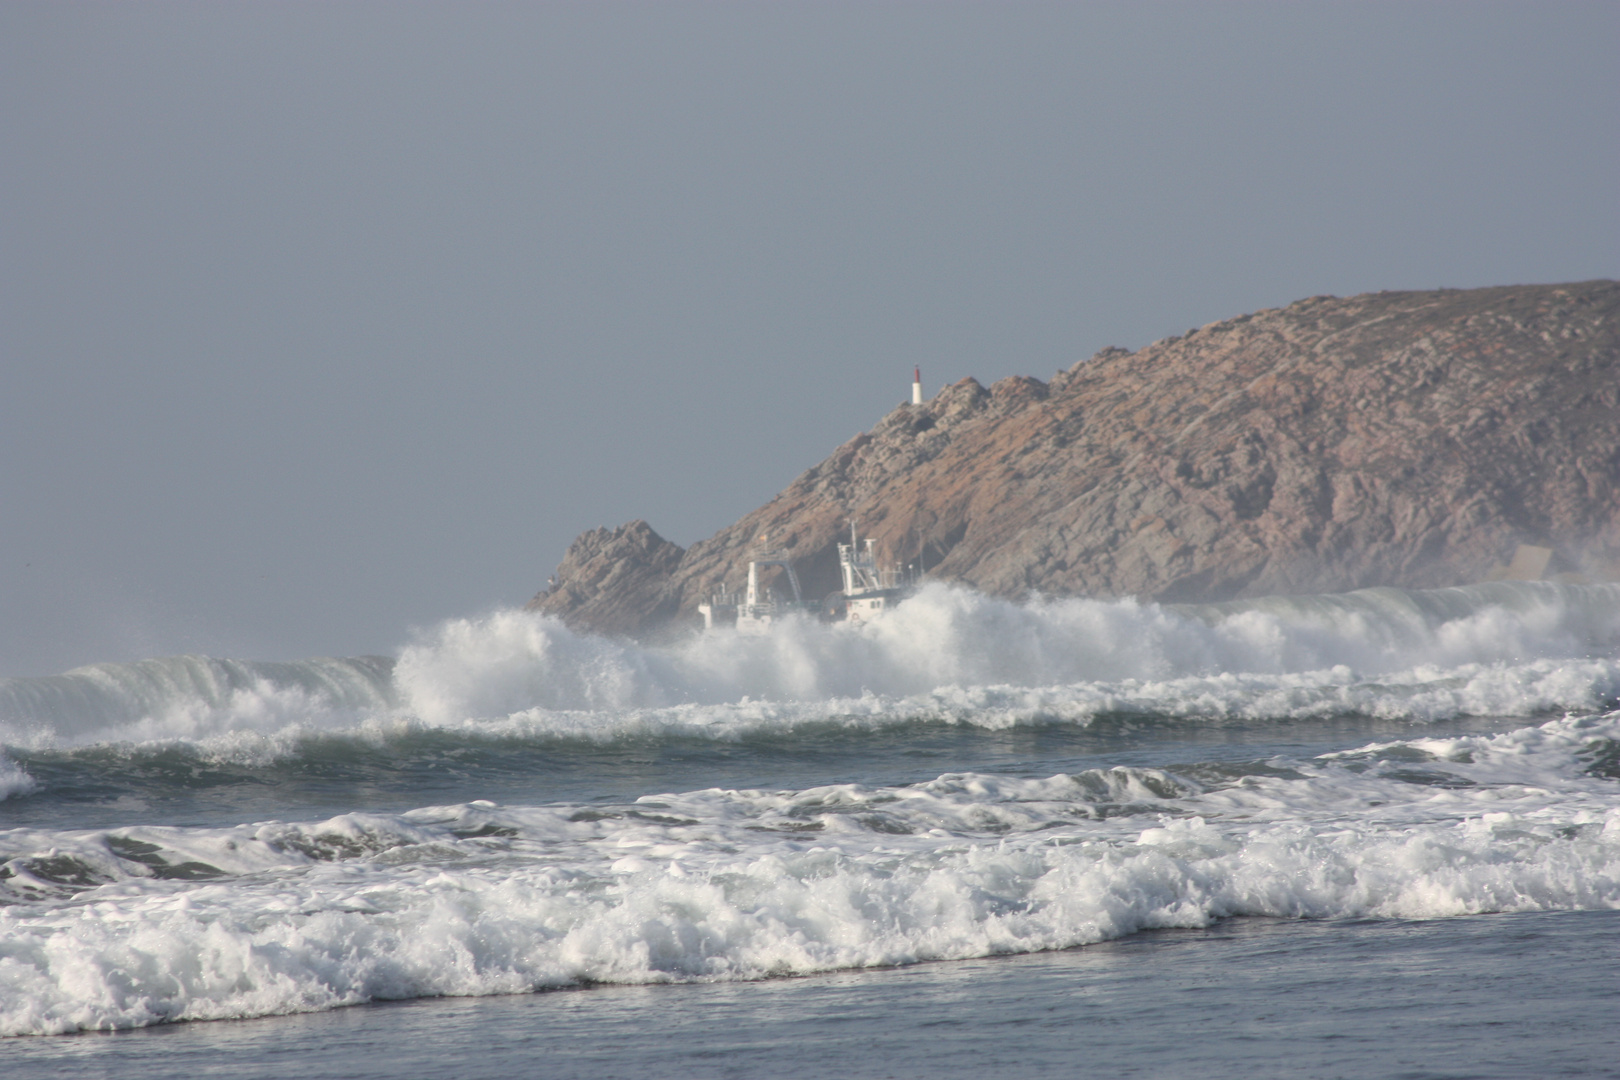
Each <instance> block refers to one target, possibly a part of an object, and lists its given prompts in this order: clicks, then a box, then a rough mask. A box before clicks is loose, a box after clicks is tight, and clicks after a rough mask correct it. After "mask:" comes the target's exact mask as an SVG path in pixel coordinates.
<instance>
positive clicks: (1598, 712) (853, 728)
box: [0, 583, 1620, 1077]
mask: <svg viewBox="0 0 1620 1080" xmlns="http://www.w3.org/2000/svg"><path fill="white" fill-rule="evenodd" d="M1617 959H1620V586H1601V585H1591V586H1561V585H1552V584H1541V583H1498V584H1493V585H1481V586H1471V587H1467V588H1458V589H1443V590H1434V591H1428V592H1402V591H1399V590H1392V589H1374V590H1366V591H1363V592H1358V593H1351V594H1346V595H1342V596H1325V597H1287V598H1280V597H1279V598H1269V599H1264V600H1257V601H1249V602H1242V603H1233V604H1225V605H1212V606H1181V607H1167V606H1157V605H1147V604H1137V603H1132V602H1102V601H1089V600H1052V601H1039V602H1034V603H1030V604H1025V605H1014V604H1010V603H1006V602H1002V601H998V600H993V599H989V598H986V597H983V596H980V595H977V594H975V593H972V592H969V591H966V590H962V589H955V588H949V587H944V586H930V587H928V588H926V589H924V590H923V591H922V592H921V593H920V594H918V595H917V596H915V597H914V598H912V599H911V600H909V601H908V602H907V603H905V604H904V605H902V606H901V607H900V608H898V609H897V610H895V611H894V612H893V613H892V614H891V615H890V616H889V617H887V618H885V619H883V620H881V621H878V622H874V623H870V624H867V625H864V626H860V627H846V626H827V625H822V624H818V623H814V622H809V621H806V622H802V623H789V624H787V625H785V626H783V627H781V628H780V629H779V631H778V632H776V633H774V634H773V635H771V636H770V637H761V638H748V637H738V636H736V635H734V634H731V633H727V632H723V633H717V634H711V635H707V636H701V637H693V638H692V639H690V640H687V641H683V642H681V643H678V644H674V645H669V646H665V647H656V648H654V647H641V646H636V645H632V644H627V643H624V642H613V641H608V640H604V639H599V638H593V637H588V636H581V635H576V634H573V633H571V632H570V631H568V630H567V629H566V628H564V627H563V626H561V625H560V624H559V623H556V622H555V621H552V620H549V619H546V618H543V617H539V616H535V615H531V614H526V613H523V612H517V611H497V612H492V613H489V614H487V615H484V616H480V617H477V618H469V619H462V620H454V621H451V622H448V623H446V624H444V625H443V626H440V627H438V628H436V629H434V630H433V631H432V632H430V633H427V634H424V635H423V636H422V637H421V638H420V639H419V640H417V641H415V642H414V643H412V644H411V645H409V646H408V647H406V648H404V649H402V650H401V651H400V652H399V654H398V655H397V656H394V657H361V658H347V659H341V658H323V659H315V660H305V661H298V662H291V663H267V662H247V661H235V660H220V659H212V658H206V657H170V658H160V659H151V660H144V661H140V662H137V663H122V664H98V665H92V666H90V667H86V668H80V669H77V670H75V671H71V672H67V673H65V674H63V675H58V676H53V677H49V678H28V679H4V680H0V1036H9V1037H10V1038H4V1039H0V1071H3V1072H4V1074H5V1075H6V1076H8V1077H11V1076H17V1077H21V1076H28V1075H40V1076H45V1075H60V1074H61V1073H62V1072H63V1071H72V1072H74V1073H76V1074H79V1075H102V1074H105V1075H115V1074H116V1075H119V1076H121V1077H134V1076H145V1075H159V1074H172V1073H173V1072H174V1071H177V1070H183V1071H187V1072H190V1073H194V1074H197V1075H210V1070H211V1069H224V1068H226V1066H227V1064H228V1066H229V1069H230V1071H231V1072H232V1074H233V1075H265V1076H269V1075H285V1074H286V1073H288V1072H297V1073H298V1074H299V1075H327V1074H330V1075H334V1076H338V1075H345V1076H360V1075H367V1076H369V1075H377V1076H382V1075H388V1076H399V1075H414V1074H418V1073H420V1074H422V1075H428V1074H431V1075H436V1076H452V1075H456V1076H460V1075H465V1076H504V1075H548V1076H575V1075H578V1076H587V1075H589V1076H616V1075H637V1076H649V1075H651V1076H657V1075H671V1076H695V1075H714V1076H733V1075H735V1076H757V1075H805V1076H812V1075H814V1076H822V1075H825V1076H931V1077H938V1076H954V1075H964V1076H965V1075H983V1074H984V1073H985V1072H986V1071H996V1069H998V1068H999V1069H1000V1071H1002V1072H1003V1073H1007V1074H1017V1075H1031V1076H1035V1075H1077V1074H1085V1073H1086V1070H1092V1071H1097V1072H1099V1073H1102V1072H1106V1073H1107V1074H1109V1075H1139V1076H1160V1075H1163V1076H1176V1075H1202V1076H1225V1075H1230V1076H1254V1075H1322V1076H1393V1075H1409V1076H1497V1075H1501V1076H1536V1075H1614V1074H1615V1067H1614V1065H1613V1062H1614V1061H1616V1060H1620V1044H1617V1041H1616V1036H1615V1035H1614V1034H1613V1032H1614V1031H1615V1030H1616V1023H1615V1021H1617V1020H1620V977H1617V976H1616V974H1615V961H1616V960H1617ZM537 991H547V992H545V993H536V992H537ZM503 995H504V996H503ZM513 995H517V996H513ZM383 1003H391V1004H383ZM207 1020H215V1021H218V1020H230V1021H234V1022H233V1023H228V1024H217V1023H215V1024H201V1023H184V1022H187V1021H207ZM93 1033H101V1034H93ZM25 1036H55V1037H53V1038H26V1037H25ZM64 1036H67V1037H64ZM1082 1066H1083V1068H1082Z"/></svg>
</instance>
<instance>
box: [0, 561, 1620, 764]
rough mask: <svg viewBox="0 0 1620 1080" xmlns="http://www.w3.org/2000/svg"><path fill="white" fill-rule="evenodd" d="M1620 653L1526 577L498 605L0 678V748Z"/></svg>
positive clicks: (1249, 690)
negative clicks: (281, 653)
mask: <svg viewBox="0 0 1620 1080" xmlns="http://www.w3.org/2000/svg"><path fill="white" fill-rule="evenodd" d="M1617 644H1620V587H1615V586H1556V585H1544V584H1529V583H1518V584H1507V583H1504V584H1498V585H1493V586H1473V587H1469V588H1461V589H1442V590H1434V591H1431V592H1423V593H1408V592H1400V591H1398V590H1392V589H1373V590H1365V591H1363V592H1360V593H1351V594H1346V595H1343V596H1329V597H1281V598H1269V599H1265V600H1257V601H1249V602H1244V603H1241V604H1227V605H1215V606H1207V607H1185V608H1169V607H1161V606H1158V605H1152V604H1138V603H1135V602H1132V601H1107V602H1104V601H1091V600H1053V601H1036V602H1034V603H1030V604H1026V605H1017V604H1011V603H1007V602H1004V601H999V600H995V599H991V598H988V597H984V596H981V595H979V594H976V593H973V592H970V591H967V590H964V589H958V588H950V587H945V586H939V585H936V586H930V587H928V588H926V589H924V590H923V591H922V592H921V593H920V594H919V595H917V596H916V597H914V598H912V599H910V600H908V601H907V602H906V603H905V604H904V605H902V606H900V607H899V608H898V609H897V610H895V611H894V612H893V613H892V615H890V616H889V617H887V618H885V619H883V620H880V621H877V622H873V623H870V624H867V625H865V626H861V627H849V626H827V625H823V624H819V623H816V622H814V621H811V620H788V621H786V622H785V623H784V624H782V625H781V626H780V627H779V628H778V629H777V632H775V633H773V634H772V635H770V636H768V637H746V636H738V635H736V634H734V633H729V632H722V633H717V634H711V635H704V636H694V637H692V638H691V639H689V640H686V641H683V642H680V643H677V644H674V645H670V646H665V647H645V646H639V645H635V644H632V643H628V642H622V641H613V640H608V639H604V638H597V637H591V636H586V635H579V634H575V633H573V632H571V631H569V630H568V629H567V628H566V627H564V626H563V625H562V624H561V623H559V622H557V621H556V620H554V619H550V618H547V617H544V616H539V615H535V614H532V613H526V612H519V611H498V612H494V613H492V614H489V615H487V616H484V617H482V618H477V619H456V620H450V621H448V622H446V623H444V624H443V625H441V626H440V627H438V628H437V630H435V631H434V632H433V633H432V634H430V635H428V636H426V637H425V638H424V639H423V640H421V641H419V642H417V643H415V644H413V645H411V646H409V647H407V648H405V649H404V650H403V651H402V652H401V654H400V656H399V658H398V660H397V662H390V661H387V660H383V659H380V658H369V659H366V658H362V659H359V660H338V659H319V660H310V661H302V662H298V663H290V664H263V663H247V662H242V661H226V660H211V659H207V658H201V657H175V658H170V659H166V660H146V661H141V662H139V663H136V664H98V665H93V666H91V667H88V668H81V669H78V670H76V671H73V672H69V673H67V674H66V675H60V676H54V677H51V678H48V679H7V680H0V744H4V745H10V746H13V747H19V748H34V749H50V748H65V747H73V746H82V745H90V744H105V743H130V744H138V745H147V746H150V745H153V744H156V745H165V744H169V743H183V744H185V745H188V746H191V747H194V748H196V749H197V750H198V751H200V752H202V753H205V754H209V755H214V756H219V757H227V758H232V759H236V760H251V761H257V760H262V759H265V758H273V757H277V756H281V755H284V754H287V753H292V752H295V751H296V748H297V747H298V745H299V744H300V742H301V741H303V740H307V739H308V738H310V737H312V736H330V735H338V736H342V737H352V738H358V739H365V740H382V741H386V740H388V739H390V738H393V737H396V736H398V735H400V734H402V733H409V732H414V731H421V730H424V729H438V730H452V731H457V732H461V733H464V734H466V735H467V736H468V737H475V738H476V737H490V736H495V737H503V738H504V737H519V738H559V737H560V738H586V739H599V740H611V739H616V738H623V737H629V736H641V735H648V734H654V735H677V736H696V737H718V738H735V737H738V736H740V735H745V734H748V733H750V732H769V731H773V730H775V731H788V730H792V729H793V728H795V727H799V726H801V725H804V724H818V723H819V724H824V723H828V722H832V723H838V724H846V725H851V726H863V727H881V726H885V725H892V724H896V723H904V722H911V721H916V720H926V721H938V722H946V723H969V724H976V725H981V726H987V727H1006V726H1010V725H1015V724H1028V723H1086V722H1089V721H1090V720H1091V719H1092V718H1094V717H1096V716H1098V715H1101V714H1104V713H1137V714H1143V715H1147V714H1152V715H1158V716H1170V717H1178V718H1186V719H1206V720H1217V721H1218V720H1224V719H1233V718H1236V719H1249V720H1257V719H1265V718H1277V719H1295V718H1300V717H1311V716H1323V715H1330V714H1333V713H1356V714H1361V715H1371V716H1378V717H1384V718H1400V717H1409V718H1411V719H1413V720H1416V721H1426V720H1437V719H1445V718H1450V717H1454V716H1458V715H1509V716H1525V715H1533V714H1536V713H1538V712H1546V711H1548V710H1557V709H1573V710H1593V709H1597V708H1601V707H1603V705H1604V704H1605V703H1606V702H1611V701H1613V700H1615V699H1616V697H1620V655H1617V651H1616V646H1617Z"/></svg>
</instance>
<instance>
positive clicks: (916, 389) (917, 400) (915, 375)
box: [911, 367, 922, 405]
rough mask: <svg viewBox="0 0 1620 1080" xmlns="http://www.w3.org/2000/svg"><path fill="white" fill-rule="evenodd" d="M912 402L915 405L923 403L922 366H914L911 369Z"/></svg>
mask: <svg viewBox="0 0 1620 1080" xmlns="http://www.w3.org/2000/svg"><path fill="white" fill-rule="evenodd" d="M911 403H912V404H913V405H921V404H922V368H921V367H913V368H912V369H911Z"/></svg>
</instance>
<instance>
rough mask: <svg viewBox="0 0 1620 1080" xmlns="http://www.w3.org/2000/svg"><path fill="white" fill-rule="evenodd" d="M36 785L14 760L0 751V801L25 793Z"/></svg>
mask: <svg viewBox="0 0 1620 1080" xmlns="http://www.w3.org/2000/svg"><path fill="white" fill-rule="evenodd" d="M38 786H39V785H38V784H36V783H35V782H34V778H33V777H32V776H29V775H28V773H26V772H25V771H23V769H21V768H20V767H18V765H17V763H16V762H15V761H12V760H11V759H10V758H8V757H6V755H5V754H3V753H0V802H3V801H5V800H6V799H9V798H11V797H12V796H13V795H26V794H28V793H29V792H31V791H33V790H34V789H35V788H36V787H38Z"/></svg>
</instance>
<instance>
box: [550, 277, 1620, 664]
mask: <svg viewBox="0 0 1620 1080" xmlns="http://www.w3.org/2000/svg"><path fill="white" fill-rule="evenodd" d="M851 520H854V521H856V522H858V523H859V526H860V530H861V533H862V535H863V536H873V537H876V538H877V539H878V541H879V548H880V551H882V552H884V553H885V554H886V558H887V559H888V560H890V561H894V562H901V563H908V564H918V565H920V566H921V567H922V568H923V569H924V571H925V573H926V577H927V578H930V579H939V580H945V581H955V582H961V583H964V584H967V585H971V586H973V587H974V588H976V589H979V590H981V591H983V592H986V593H990V594H993V595H997V596H1004V597H1023V596H1027V595H1029V594H1031V593H1042V594H1046V595H1086V596H1096V597H1119V596H1137V597H1142V598H1144V599H1154V600H1161V601H1178V602H1185V601H1217V600H1229V599H1235V598H1239V597H1247V596H1260V595H1267V594H1276V593H1300V592H1337V591H1343V590H1348V589H1356V588H1363V587H1366V586H1372V585H1394V586H1400V587H1403V588H1431V587H1437V586H1443V585H1456V584H1464V583H1468V582H1475V581H1481V580H1485V579H1487V578H1489V577H1492V576H1502V575H1503V574H1505V573H1507V574H1514V575H1518V576H1524V573H1525V571H1524V567H1525V566H1526V565H1529V566H1530V567H1531V569H1532V570H1533V573H1532V574H1531V575H1530V576H1542V575H1547V576H1552V575H1556V574H1563V575H1566V576H1577V575H1587V576H1592V577H1602V578H1610V577H1612V576H1613V575H1614V573H1615V566H1616V560H1617V558H1620V282H1614V281H1592V282H1584V283H1581V284H1573V285H1535V286H1509V287H1502V288H1489V289H1469V290H1453V289H1444V290H1437V291H1433V292H1382V293H1369V294H1366V295H1362V296H1353V297H1348V298H1343V299H1341V298H1337V297H1331V296H1313V297H1310V298H1308V299H1305V300H1300V301H1298V302H1296V303H1293V304H1290V305H1288V306H1287V307H1285V308H1280V309H1275V310H1267V311H1259V312H1255V313H1254V314H1252V315H1243V316H1239V317H1238V318H1235V319H1228V320H1225V321H1222V322H1216V323H1211V324H1210V325H1208V326H1204V327H1200V328H1198V329H1196V330H1191V331H1188V332H1187V333H1186V334H1185V335H1182V336H1180V337H1173V338H1167V339H1165V340H1163V341H1158V342H1155V343H1153V344H1152V345H1149V346H1148V347H1146V348H1144V349H1141V350H1139V351H1137V352H1128V351H1126V350H1124V349H1114V348H1110V349H1104V350H1103V351H1102V352H1099V353H1098V354H1097V355H1095V356H1093V357H1091V358H1090V359H1088V360H1083V361H1081V362H1079V363H1077V364H1075V365H1074V366H1073V367H1072V368H1070V369H1069V370H1067V371H1064V372H1060V373H1059V374H1058V375H1057V376H1056V377H1055V378H1053V379H1052V381H1051V382H1041V381H1040V380H1038V379H1033V378H1027V377H1021V376H1019V377H1012V378H1007V379H1003V380H1001V381H1000V382H997V383H995V384H993V385H991V386H990V387H988V388H986V387H984V386H981V385H980V384H979V383H978V382H976V381H975V380H973V379H964V380H962V381H961V382H959V383H956V384H955V385H952V386H948V387H946V388H945V389H944V390H942V391H941V392H940V393H939V394H938V395H937V396H935V397H934V398H933V399H932V400H931V401H928V402H926V403H924V404H922V405H920V406H914V405H910V404H903V405H900V406H899V407H897V408H895V409H894V410H893V411H892V412H890V413H889V414H888V415H887V416H885V417H884V418H883V419H882V420H881V421H879V423H878V424H877V426H876V427H874V428H873V429H872V430H871V431H870V432H867V433H865V434H862V435H857V436H856V437H855V438H853V439H851V440H849V441H848V442H846V443H845V444H844V445H842V446H840V447H839V448H838V449H837V450H835V451H834V452H833V454H832V456H830V457H829V458H827V460H826V461H824V462H822V463H821V464H819V465H817V466H815V467H814V468H812V469H810V470H808V471H807V472H805V473H804V474H803V475H802V476H800V477H799V478H798V479H796V480H794V481H793V483H792V484H790V485H789V486H788V488H787V489H786V490H785V491H783V492H782V493H781V494H780V495H778V496H777V497H776V498H774V499H772V500H771V501H770V502H769V503H767V504H766V505H764V506H762V507H760V508H759V509H758V510H755V511H754V512H753V513H751V514H749V515H747V516H746V517H744V518H743V519H742V520H741V521H738V522H737V523H736V524H734V525H731V526H730V527H728V528H726V529H722V530H721V531H720V532H718V533H716V534H715V535H714V536H712V537H709V538H708V539H707V540H701V541H699V542H697V543H695V544H693V545H692V546H691V547H690V548H686V549H682V548H681V547H679V546H677V545H675V544H672V543H670V542H669V541H667V540H664V539H663V538H662V537H660V536H659V535H658V534H657V533H656V532H654V531H653V529H652V528H651V527H650V526H649V525H648V524H647V523H646V522H644V521H635V522H631V523H630V524H628V525H624V526H621V527H619V528H617V529H606V528H602V529H595V530H593V531H591V532H587V533H585V534H583V535H582V536H580V537H579V538H578V539H577V540H575V541H574V543H573V545H572V546H571V547H570V548H569V549H568V552H567V555H566V556H565V557H564V559H563V562H562V565H561V566H560V567H559V568H558V570H557V574H556V577H555V579H554V584H553V585H552V586H551V587H550V588H548V589H547V590H546V591H544V592H542V593H541V594H540V595H538V596H536V597H535V598H534V599H533V600H532V601H530V603H529V607H530V608H531V609H535V610H539V611H544V612H550V613H552V614H555V615H557V616H559V617H561V618H562V619H563V620H564V621H565V622H567V623H568V624H569V625H570V626H572V627H574V628H575V629H578V630H584V631H591V632H596V633H607V634H625V635H646V634H649V633H654V632H657V631H659V630H661V629H665V628H668V627H671V626H678V625H683V624H686V622H687V621H688V620H693V619H695V612H696V608H697V605H698V604H699V603H700V602H701V601H702V600H703V599H705V598H706V597H707V596H708V595H710V594H711V593H713V592H715V591H717V590H719V589H720V588H721V586H722V585H726V586H729V587H730V588H732V589H736V588H738V587H739V586H740V584H741V582H742V580H743V579H744V577H745V576H746V573H747V567H748V554H749V552H750V551H752V550H756V549H757V548H758V547H759V546H760V544H761V537H768V544H769V546H770V547H772V548H782V549H786V550H787V551H788V552H790V553H791V556H792V558H793V560H794V562H795V566H796V568H797V570H798V573H799V576H800V578H801V580H802V581H803V582H804V585H805V590H806V592H807V594H808V595H810V596H811V597H818V598H819V597H820V596H823V595H825V594H827V593H829V592H832V591H833V590H835V589H837V588H838V571H837V546H836V545H837V543H838V541H839V540H841V539H846V538H847V537H848V534H849V522H850V521H851ZM1521 545H1531V547H1527V548H1525V549H1524V550H1523V551H1521V550H1520V549H1521ZM1540 549H1546V550H1547V551H1550V552H1551V554H1550V556H1547V555H1545V554H1542V553H1541V551H1540ZM1525 551H1529V552H1530V553H1531V554H1530V556H1529V557H1528V558H1527V557H1526V556H1525V553H1524V552H1525ZM1516 553H1517V554H1518V555H1519V559H1518V562H1517V563H1515V562H1514V558H1515V554H1516ZM1509 566H1512V567H1514V569H1511V570H1510V569H1508V567H1509Z"/></svg>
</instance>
